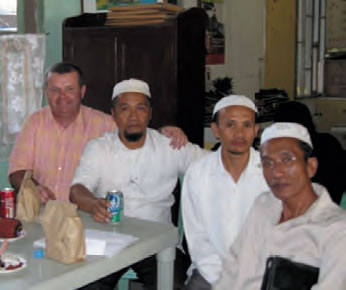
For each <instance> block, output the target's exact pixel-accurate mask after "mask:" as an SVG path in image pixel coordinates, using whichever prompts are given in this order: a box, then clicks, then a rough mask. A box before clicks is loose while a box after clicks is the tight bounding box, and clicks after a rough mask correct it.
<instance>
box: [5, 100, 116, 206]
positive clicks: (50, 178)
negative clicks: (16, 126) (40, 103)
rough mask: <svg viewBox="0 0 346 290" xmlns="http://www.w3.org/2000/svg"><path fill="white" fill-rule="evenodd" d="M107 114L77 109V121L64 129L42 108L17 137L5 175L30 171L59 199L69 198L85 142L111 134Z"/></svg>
mask: <svg viewBox="0 0 346 290" xmlns="http://www.w3.org/2000/svg"><path fill="white" fill-rule="evenodd" d="M115 128H116V125H115V122H114V121H113V119H112V118H111V116H110V115H107V114H105V113H103V112H100V111H97V110H94V109H91V108H89V107H85V106H81V110H80V112H79V114H78V116H77V119H76V120H75V121H74V122H73V123H72V124H71V125H69V126H68V127H67V128H63V127H62V126H60V125H59V124H58V123H57V122H56V121H55V119H54V117H53V115H52V112H51V109H50V108H49V107H44V108H42V109H41V110H40V111H38V112H35V113H34V114H32V115H31V116H30V117H29V119H28V120H27V121H26V123H25V124H24V126H23V128H22V130H21V132H20V133H19V134H18V135H17V138H16V143H15V146H14V148H13V150H12V153H11V155H10V160H9V170H8V173H9V175H10V174H11V173H13V172H15V171H18V170H27V169H31V170H33V177H34V178H35V180H37V181H38V182H39V183H40V184H42V185H45V186H47V187H48V188H49V189H50V190H51V191H53V192H54V194H55V195H56V198H57V199H59V200H68V199H69V190H70V185H71V181H72V179H73V177H74V173H75V169H76V167H77V166H78V163H79V159H80V157H81V155H82V153H83V150H84V146H85V145H86V143H87V142H88V141H89V140H90V139H93V138H96V137H100V136H102V135H103V134H104V133H105V132H109V131H113V130H114V129H115Z"/></svg>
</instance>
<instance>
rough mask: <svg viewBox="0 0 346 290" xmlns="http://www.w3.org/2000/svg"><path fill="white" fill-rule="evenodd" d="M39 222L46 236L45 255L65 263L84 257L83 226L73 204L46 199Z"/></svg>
mask: <svg viewBox="0 0 346 290" xmlns="http://www.w3.org/2000/svg"><path fill="white" fill-rule="evenodd" d="M41 223H42V226H43V231H44V235H45V238H46V256H47V257H49V258H52V259H54V260H57V261H59V262H62V263H65V264H70V263H74V262H77V261H81V260H84V259H85V257H86V253H85V252H86V250H85V249H86V247H85V236H84V226H83V223H82V220H81V218H80V217H79V216H78V214H77V206H76V205H75V204H72V203H70V202H66V201H58V200H50V201H48V202H47V204H46V207H45V209H44V212H43V215H42V218H41Z"/></svg>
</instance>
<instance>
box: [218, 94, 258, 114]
mask: <svg viewBox="0 0 346 290" xmlns="http://www.w3.org/2000/svg"><path fill="white" fill-rule="evenodd" d="M229 106H243V107H247V108H249V109H251V110H253V111H254V112H256V113H257V109H256V106H255V103H254V102H253V101H252V100H251V99H249V98H248V97H245V96H239V95H230V96H227V97H223V98H222V99H221V100H219V101H218V102H217V103H216V105H215V107H214V110H213V117H214V115H215V114H216V113H217V112H218V111H220V110H221V109H223V108H226V107H229Z"/></svg>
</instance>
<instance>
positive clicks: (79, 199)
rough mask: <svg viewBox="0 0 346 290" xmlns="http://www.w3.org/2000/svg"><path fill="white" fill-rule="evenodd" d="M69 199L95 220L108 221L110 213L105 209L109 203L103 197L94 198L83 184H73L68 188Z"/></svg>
mask: <svg viewBox="0 0 346 290" xmlns="http://www.w3.org/2000/svg"><path fill="white" fill-rule="evenodd" d="M70 201H71V202H72V203H75V204H76V205H77V206H78V208H79V209H81V210H83V211H86V212H88V213H89V214H90V215H91V216H92V217H93V219H94V220H95V221H98V222H106V223H107V222H109V220H110V218H111V217H112V214H111V213H110V212H109V211H107V208H108V206H109V203H108V202H107V201H106V200H105V199H104V198H96V197H95V196H94V195H93V194H92V193H91V192H90V191H89V190H88V189H87V188H86V187H85V186H84V185H82V184H74V185H72V187H71V190H70Z"/></svg>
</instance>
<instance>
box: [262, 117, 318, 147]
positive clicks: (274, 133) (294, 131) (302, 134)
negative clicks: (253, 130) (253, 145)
mask: <svg viewBox="0 0 346 290" xmlns="http://www.w3.org/2000/svg"><path fill="white" fill-rule="evenodd" d="M282 137H289V138H295V139H298V140H301V141H303V142H305V143H307V144H309V145H310V146H311V148H313V146H312V142H311V138H310V134H309V132H308V130H307V129H306V128H305V127H304V126H302V125H300V124H298V123H284V122H282V123H281V122H278V123H274V124H272V125H270V126H269V127H267V128H265V129H264V131H263V133H262V136H261V144H263V143H265V142H267V141H268V140H271V139H274V138H282Z"/></svg>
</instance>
